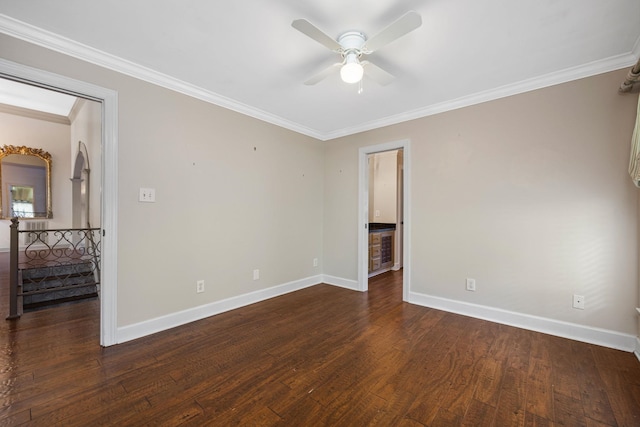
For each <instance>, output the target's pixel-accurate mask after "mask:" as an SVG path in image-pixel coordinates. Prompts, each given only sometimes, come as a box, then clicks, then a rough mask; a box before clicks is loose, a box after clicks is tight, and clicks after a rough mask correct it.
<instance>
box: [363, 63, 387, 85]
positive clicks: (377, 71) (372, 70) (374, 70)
mask: <svg viewBox="0 0 640 427" xmlns="http://www.w3.org/2000/svg"><path fill="white" fill-rule="evenodd" d="M360 64H362V66H363V67H364V72H365V73H366V74H367V76H369V77H370V78H371V79H372V80H373V81H374V82H376V83H378V84H379V85H380V86H386V85H388V84H389V83H391V82H392V81H393V80H394V79H395V77H394V76H393V75H392V74H389V73H388V72H386V71H385V70H383V69H382V68H380V67H378V66H377V65H375V64H372V63H371V62H369V61H362V62H361V63H360Z"/></svg>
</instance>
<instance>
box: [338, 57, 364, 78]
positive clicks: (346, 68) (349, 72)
mask: <svg viewBox="0 0 640 427" xmlns="http://www.w3.org/2000/svg"><path fill="white" fill-rule="evenodd" d="M363 75H364V67H363V66H362V64H360V61H358V55H357V54H356V53H349V54H348V55H347V56H346V57H345V61H344V65H343V66H342V68H340V78H341V79H342V81H343V82H345V83H349V84H353V83H358V82H359V81H360V80H362V76H363Z"/></svg>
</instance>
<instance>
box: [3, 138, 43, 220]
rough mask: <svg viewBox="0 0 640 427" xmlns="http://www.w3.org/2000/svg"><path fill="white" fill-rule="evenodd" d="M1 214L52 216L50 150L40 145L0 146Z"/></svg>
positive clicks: (33, 216) (10, 216)
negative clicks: (41, 147) (47, 150)
mask: <svg viewBox="0 0 640 427" xmlns="http://www.w3.org/2000/svg"><path fill="white" fill-rule="evenodd" d="M0 199H1V200H2V206H1V207H0V209H1V211H0V216H1V217H2V218H3V219H8V218H14V217H17V218H52V217H53V212H52V210H51V154H49V153H47V152H46V151H44V150H41V149H39V148H30V147H25V146H20V147H15V146H13V145H4V146H3V147H2V148H0Z"/></svg>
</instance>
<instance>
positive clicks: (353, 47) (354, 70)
mask: <svg viewBox="0 0 640 427" xmlns="http://www.w3.org/2000/svg"><path fill="white" fill-rule="evenodd" d="M421 25H422V18H421V17H420V14H419V13H418V12H415V11H409V12H407V13H405V14H404V15H402V16H401V17H400V18H398V19H397V20H395V21H394V22H392V23H391V24H389V26H387V27H386V28H385V29H383V30H382V31H380V32H379V33H378V34H376V35H375V36H373V37H371V38H367V36H366V35H365V33H363V32H362V31H356V30H352V31H347V32H344V33H342V34H341V35H340V36H339V37H338V38H337V40H334V39H333V38H332V37H330V36H328V35H327V34H325V33H324V32H322V31H321V30H320V29H318V28H317V27H316V26H315V25H313V24H311V23H310V22H309V21H307V20H306V19H296V20H295V21H293V22H292V23H291V26H292V27H293V28H295V29H296V30H298V31H300V32H301V33H303V34H305V35H307V36H309V37H311V38H312V39H313V40H315V41H317V42H318V43H320V44H322V45H324V46H326V47H328V48H329V49H331V50H332V51H333V52H336V53H338V54H340V55H341V57H342V61H341V62H337V63H335V64H333V65H331V66H329V67H327V68H325V69H324V70H322V71H320V72H319V73H317V74H316V75H314V76H312V77H311V78H309V79H308V80H307V81H305V82H304V84H305V85H314V84H316V83H318V82H320V81H322V80H324V79H325V78H326V77H328V76H329V75H330V74H331V73H332V72H333V71H334V70H336V69H337V68H338V67H340V77H341V78H342V80H343V81H344V82H346V83H358V82H361V81H362V77H363V75H364V73H365V71H366V73H367V76H369V77H370V78H371V79H373V80H374V81H376V82H377V83H378V84H380V85H382V86H386V85H388V84H389V83H391V82H392V81H393V79H394V76H393V75H391V74H389V73H388V72H387V71H385V70H383V69H382V68H380V67H378V66H377V65H375V64H373V63H371V62H369V61H361V58H362V56H363V55H369V54H371V53H373V52H375V51H376V50H378V49H380V48H381V47H383V46H386V45H387V44H389V43H391V42H393V41H395V40H396V39H399V38H400V37H402V36H404V35H405V34H408V33H410V32H411V31H413V30H415V29H416V28H418V27H420V26H421Z"/></svg>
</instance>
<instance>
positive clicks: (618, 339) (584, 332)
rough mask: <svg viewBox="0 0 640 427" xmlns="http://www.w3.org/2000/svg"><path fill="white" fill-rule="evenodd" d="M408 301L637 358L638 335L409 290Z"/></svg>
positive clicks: (639, 350) (638, 348) (639, 353)
mask: <svg viewBox="0 0 640 427" xmlns="http://www.w3.org/2000/svg"><path fill="white" fill-rule="evenodd" d="M409 302H410V303H412V304H418V305H422V306H425V307H430V308H435V309H438V310H443V311H448V312H452V313H457V314H462V315H464V316H470V317H475V318H478V319H483V320H489V321H491V322H496V323H502V324H505V325H509V326H515V327H518V328H522V329H528V330H531V331H536V332H542V333H545V334H549V335H555V336H559V337H563V338H568V339H572V340H576V341H582V342H586V343H590V344H596V345H601V346H604V347H610V348H615V349H618V350H624V351H628V352H633V351H635V353H636V356H638V358H639V359H640V342H639V341H638V338H637V337H635V336H633V335H629V334H623V333H620V332H615V331H610V330H606V329H600V328H594V327H591V326H584V325H578V324H576V323H569V322H563V321H560V320H554V319H548V318H544V317H538V316H532V315H529V314H523V313H516V312H513V311H507V310H502V309H499V308H494V307H488V306H483V305H478V304H471V303H467V302H462V301H455V300H451V299H447V298H440V297H434V296H430V295H425V294H420V293H417V292H410V293H409Z"/></svg>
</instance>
